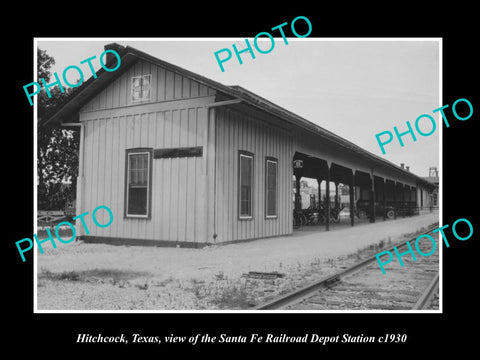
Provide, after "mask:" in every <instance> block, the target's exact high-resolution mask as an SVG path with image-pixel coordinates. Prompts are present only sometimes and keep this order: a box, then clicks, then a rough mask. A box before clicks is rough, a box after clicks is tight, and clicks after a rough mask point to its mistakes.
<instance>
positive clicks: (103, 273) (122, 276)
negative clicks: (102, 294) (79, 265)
mask: <svg viewBox="0 0 480 360" xmlns="http://www.w3.org/2000/svg"><path fill="white" fill-rule="evenodd" d="M142 276H143V277H150V276H152V274H150V273H149V272H146V271H125V270H117V269H92V270H83V271H63V272H52V271H49V270H42V272H41V273H39V275H38V278H39V279H47V280H57V281H87V280H88V279H91V278H100V279H113V280H114V281H120V280H131V279H136V278H139V277H142Z"/></svg>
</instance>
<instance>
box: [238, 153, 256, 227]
mask: <svg viewBox="0 0 480 360" xmlns="http://www.w3.org/2000/svg"><path fill="white" fill-rule="evenodd" d="M242 157H244V158H248V159H250V160H252V171H251V179H250V187H251V189H250V206H251V208H250V215H242V199H241V196H242V194H241V193H239V194H238V200H239V201H238V214H239V216H238V217H239V219H253V181H254V174H253V170H254V168H255V166H254V164H253V155H248V154H245V153H242V152H241V153H240V157H239V160H240V162H241V159H242ZM238 169H239V170H238V171H239V177H238V179H239V182H240V181H241V178H242V174H241V171H242V170H241V169H242V167H241V165H240V164H239V166H238ZM238 191H241V184H240V183H239V189H238Z"/></svg>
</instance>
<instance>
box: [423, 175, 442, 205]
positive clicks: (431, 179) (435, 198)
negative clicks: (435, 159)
mask: <svg viewBox="0 0 480 360" xmlns="http://www.w3.org/2000/svg"><path fill="white" fill-rule="evenodd" d="M423 179H424V180H426V181H428V182H431V183H432V184H434V185H435V188H434V189H433V191H432V192H431V193H430V196H431V200H430V201H431V204H432V206H433V207H437V206H438V188H439V184H440V182H439V176H438V169H437V167H436V166H431V167H430V169H429V172H428V176H425V177H423ZM420 206H424V205H423V204H421V205H420Z"/></svg>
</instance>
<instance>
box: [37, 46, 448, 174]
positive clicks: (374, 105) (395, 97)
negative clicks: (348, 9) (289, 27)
mask: <svg viewBox="0 0 480 360" xmlns="http://www.w3.org/2000/svg"><path fill="white" fill-rule="evenodd" d="M260 39H262V38H260ZM265 39H266V40H265ZM265 39H262V40H260V41H259V42H258V44H259V47H260V48H261V49H263V50H266V49H268V48H269V47H270V46H271V43H270V40H269V39H268V38H265ZM287 39H288V44H285V43H284V40H283V39H282V38H281V37H280V38H275V45H274V47H273V50H272V51H270V52H269V53H267V54H261V53H259V52H258V51H257V50H256V49H255V47H253V39H249V41H250V43H252V47H253V49H254V53H255V59H252V57H251V55H250V54H249V53H248V52H246V53H243V54H241V57H242V60H243V64H240V63H239V62H238V60H237V59H236V57H235V54H234V52H233V48H232V45H233V44H235V45H236V46H237V48H238V49H239V50H241V49H244V48H245V47H246V43H245V39H241V38H235V39H233V38H231V39H230V38H221V39H220V38H218V39H209V38H205V39H201V40H197V39H174V38H169V39H161V38H157V39H145V40H148V41H145V40H142V39H133V38H108V39H105V38H102V39H99V38H98V39H95V38H90V39H83V40H80V39H76V38H72V39H66V38H61V39H47V38H37V45H38V47H39V48H40V49H42V50H46V51H47V53H48V54H49V55H50V56H53V58H54V59H55V62H56V64H55V65H54V66H53V67H52V72H57V73H58V75H59V76H60V77H61V74H62V73H63V70H64V69H65V68H66V67H68V66H70V65H76V66H79V67H80V68H81V69H82V71H83V73H84V74H85V80H84V81H86V80H87V79H88V78H89V77H90V76H89V75H91V72H90V70H89V69H88V65H87V64H80V62H81V61H82V60H85V59H87V58H89V57H92V56H94V55H95V56H96V57H97V59H94V60H93V61H92V64H93V65H94V67H95V69H96V70H97V69H98V68H100V63H99V61H98V58H99V57H100V54H102V52H103V51H104V48H103V47H104V45H105V44H109V43H112V42H116V43H118V44H121V45H124V46H126V45H128V46H131V47H134V48H136V49H138V50H141V51H144V52H146V53H148V54H150V55H152V56H155V57H157V58H160V59H162V60H164V61H167V62H170V63H172V64H175V65H177V66H180V67H182V68H184V69H186V70H189V71H192V72H194V73H198V74H200V75H202V76H205V77H207V78H210V79H212V80H215V81H217V82H220V83H222V84H224V85H240V86H242V87H244V88H246V89H247V90H250V91H252V92H254V93H256V94H257V95H260V96H262V97H264V98H266V99H267V100H269V101H271V102H273V103H275V104H277V105H279V106H281V107H283V108H285V109H287V110H289V111H292V112H293V113H295V114H297V115H299V116H301V117H303V118H305V119H307V120H309V121H311V122H313V123H315V124H317V125H319V126H321V127H323V128H324V129H327V130H329V131H331V132H333V133H335V134H337V135H339V136H341V137H343V138H345V139H347V140H349V141H351V142H353V143H355V144H356V145H358V146H360V147H362V148H364V149H365V150H368V151H369V152H371V153H373V154H375V155H378V156H380V157H381V158H384V159H386V160H389V161H391V162H393V163H395V164H397V165H399V164H400V163H405V165H406V166H410V171H411V172H413V173H415V174H417V175H419V176H428V171H429V168H430V167H431V166H435V167H437V168H439V161H440V160H439V153H440V152H439V145H440V144H439V139H440V138H441V132H442V126H441V124H442V121H441V120H440V117H439V113H435V114H433V113H432V110H434V109H436V108H438V107H440V106H442V105H443V104H441V103H440V101H441V97H440V91H441V84H440V81H441V78H440V73H441V68H440V66H441V63H440V56H441V53H440V43H439V40H437V39H421V40H418V39H397V38H394V39H385V38H382V39H368V38H366V39H362V40H358V39H339V38H335V39H322V38H287ZM263 40H265V41H263ZM224 48H228V49H230V51H231V52H232V54H233V55H232V58H231V59H230V60H229V61H226V62H224V63H223V66H224V68H225V71H224V72H222V71H221V70H220V67H219V65H218V63H217V61H216V59H215V55H214V53H215V52H216V51H219V50H221V49H224ZM224 55H225V54H224V53H222V54H221V55H220V56H224ZM73 73H74V71H72V74H73ZM74 80H76V79H72V78H69V81H71V82H75V81H74ZM422 114H428V115H431V116H432V117H433V118H434V119H435V120H436V125H437V126H436V131H435V132H434V133H433V134H432V135H430V136H421V135H419V134H418V133H415V135H416V138H417V141H413V139H412V137H411V136H410V135H405V136H403V137H402V140H403V141H404V147H401V146H400V144H399V142H398V140H397V139H396V138H394V140H393V141H392V142H391V143H390V144H388V145H385V151H386V154H385V155H384V154H382V151H381V149H380V147H379V145H378V142H377V140H376V138H375V135H376V134H378V133H380V132H383V131H390V132H392V133H393V132H394V131H393V127H394V126H396V127H397V128H398V131H399V132H400V133H401V132H404V131H406V130H407V124H406V122H407V121H409V122H410V124H411V126H412V128H414V129H415V120H416V119H417V118H418V117H419V116H420V115H422ZM419 127H420V129H421V130H422V131H423V132H424V133H428V132H429V131H430V130H431V129H432V125H431V124H430V123H429V122H428V121H427V120H426V119H422V120H421V121H420V122H419Z"/></svg>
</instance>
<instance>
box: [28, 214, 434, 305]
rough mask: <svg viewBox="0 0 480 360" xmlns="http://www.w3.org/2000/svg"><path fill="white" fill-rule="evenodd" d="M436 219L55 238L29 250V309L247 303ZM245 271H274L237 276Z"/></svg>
mask: <svg viewBox="0 0 480 360" xmlns="http://www.w3.org/2000/svg"><path fill="white" fill-rule="evenodd" d="M438 217H439V216H438V212H434V213H426V214H423V215H420V216H415V217H409V218H404V219H402V218H399V219H397V220H395V221H393V220H392V221H390V220H389V221H385V222H383V221H379V222H377V223H375V224H363V225H359V226H355V227H349V226H338V227H332V228H331V231H329V232H325V231H318V229H314V228H308V229H307V228H305V229H302V230H300V231H296V232H294V235H292V236H283V237H276V238H269V239H261V240H257V241H252V242H245V243H238V244H231V245H225V246H210V247H206V248H203V249H186V248H160V247H158V248H157V247H141V246H113V245H105V244H85V243H83V242H81V241H75V242H73V243H71V244H58V246H57V248H56V249H53V248H51V249H45V253H44V254H40V253H37V276H38V277H37V309H38V310H39V311H41V310H222V309H225V310H227V309H229V310H234V309H249V308H252V307H253V306H255V305H258V304H259V303H261V302H263V301H265V300H267V299H269V298H271V297H273V296H276V295H278V294H280V293H283V292H287V291H290V290H292V289H293V288H295V287H297V286H302V285H305V284H306V283H308V282H311V281H313V280H316V279H319V278H322V277H324V276H327V275H328V274H330V273H333V272H335V271H336V270H337V269H339V268H341V267H346V266H348V264H351V263H353V262H355V261H358V259H360V258H362V257H365V256H367V255H374V254H376V253H378V252H380V251H381V249H382V248H383V247H386V246H388V245H389V243H393V242H396V241H398V240H401V239H403V238H405V240H408V239H409V238H411V237H412V236H411V235H412V234H413V233H415V232H417V231H419V230H421V229H422V228H427V227H428V226H429V225H431V224H434V223H438ZM409 236H410V237H409ZM250 271H258V272H277V273H278V274H280V275H279V277H278V278H273V279H251V278H248V277H245V276H242V275H244V274H247V273H248V272H250ZM280 276H281V277H280ZM379 276H381V272H380V270H379Z"/></svg>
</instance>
